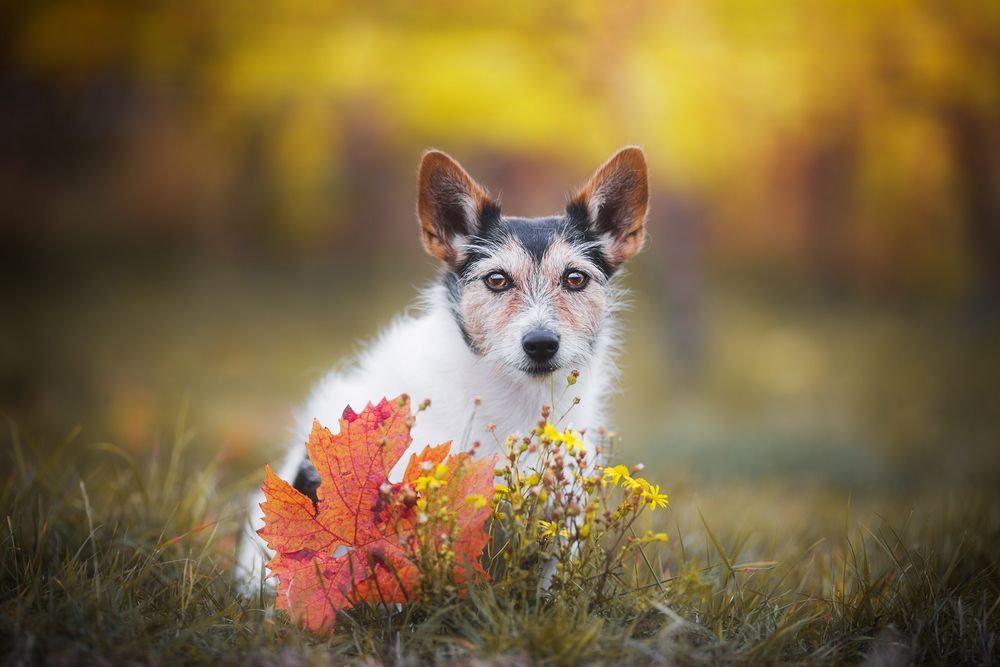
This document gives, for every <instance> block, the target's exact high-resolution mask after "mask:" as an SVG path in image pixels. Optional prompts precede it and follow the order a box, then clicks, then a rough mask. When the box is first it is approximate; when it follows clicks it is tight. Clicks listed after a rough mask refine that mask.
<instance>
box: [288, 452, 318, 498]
mask: <svg viewBox="0 0 1000 667" xmlns="http://www.w3.org/2000/svg"><path fill="white" fill-rule="evenodd" d="M319 484H320V479H319V473H318V472H316V468H315V467H314V466H313V464H312V461H310V460H309V457H306V458H304V459H302V463H301V464H300V465H299V471H298V472H297V473H296V474H295V481H294V482H292V487H293V488H294V489H295V490H296V491H298V492H299V493H301V494H302V495H304V496H308V497H309V499H310V500H311V501H313V509H315V510H316V511H319V497H318V496H317V495H316V489H318V488H319Z"/></svg>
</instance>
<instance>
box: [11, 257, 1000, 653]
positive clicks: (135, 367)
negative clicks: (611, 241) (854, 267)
mask: <svg viewBox="0 0 1000 667" xmlns="http://www.w3.org/2000/svg"><path fill="white" fill-rule="evenodd" d="M640 261H641V262H646V263H640V264H638V265H637V267H636V269H635V273H634V274H633V275H632V276H631V277H630V278H629V281H630V283H631V284H632V286H633V289H634V290H635V292H636V293H637V294H638V295H641V294H642V293H643V289H644V288H645V287H648V285H646V283H645V281H646V278H645V277H644V276H646V275H647V273H648V270H649V268H650V266H652V260H640ZM254 275H258V274H254ZM319 275H320V277H321V278H322V279H317V275H316V274H308V276H309V278H310V279H309V280H306V279H304V278H303V274H301V273H298V272H292V273H286V274H280V275H277V276H276V275H274V274H270V275H267V276H266V277H263V278H261V277H258V278H256V279H255V278H253V277H250V276H247V275H242V274H236V275H233V274H230V273H219V272H216V271H215V270H206V271H203V272H200V273H191V272H183V273H177V274H175V275H174V277H172V278H169V279H165V280H162V279H161V282H158V283H157V284H155V285H150V284H145V285H144V284H141V283H137V282H135V281H131V282H130V281H125V280H115V281H107V282H106V283H104V284H105V287H104V288H102V289H100V290H97V291H96V292H95V288H94V285H93V284H88V285H80V286H78V287H77V288H76V289H79V290H81V291H86V293H87V294H88V295H90V296H89V297H88V299H86V300H82V299H76V298H74V294H73V290H72V289H69V290H67V289H66V287H65V283H60V284H59V286H58V287H59V289H58V290H57V289H54V288H53V289H51V291H46V287H45V286H44V285H42V286H38V287H36V291H35V292H34V298H35V299H37V300H38V302H39V303H44V305H45V307H44V308H34V309H33V308H30V307H26V306H24V304H25V303H27V301H23V302H21V310H20V311H19V314H20V315H21V317H19V318H18V320H17V321H18V322H19V324H20V326H22V327H24V329H23V331H28V330H30V331H32V332H34V334H35V337H34V340H33V341H30V340H29V339H28V338H29V337H28V336H26V335H25V336H24V337H23V338H20V339H19V342H21V343H22V344H23V345H25V346H28V345H31V344H33V345H36V346H40V347H46V349H50V350H52V353H51V355H49V356H37V357H30V356H26V357H23V358H22V359H20V360H19V363H20V364H21V367H22V368H23V369H24V371H23V376H24V377H30V378H32V381H33V382H37V383H38V387H30V388H31V389H32V390H33V391H28V392H26V394H25V395H29V396H30V395H33V394H34V393H36V392H40V391H42V389H41V387H42V386H43V385H45V378H47V377H51V374H52V373H56V372H59V373H65V375H64V377H67V378H69V377H72V378H75V380H76V382H75V383H70V382H64V383H59V384H57V383H52V384H51V385H49V387H50V389H49V390H50V391H54V392H55V395H54V396H53V397H51V398H50V399H49V401H48V402H44V401H42V402H39V403H38V404H37V405H39V406H41V407H36V408H35V409H33V410H32V409H26V408H25V406H23V405H22V406H13V407H9V408H8V419H7V424H6V429H5V433H4V435H3V436H2V437H3V439H4V443H3V447H2V452H3V453H2V456H3V464H2V466H3V469H4V470H6V471H7V472H6V473H5V476H4V479H3V486H2V491H0V516H2V517H3V523H4V525H3V537H2V548H3V552H4V553H3V559H2V563H3V565H2V570H0V591H2V593H0V605H2V614H0V617H2V620H0V623H2V625H0V644H2V647H3V655H4V661H5V664H11V665H19V664H26V665H27V664H242V665H246V664H252V665H307V664H400V665H406V664H470V665H472V664H476V665H494V664H495V665H527V664H545V665H548V664H551V665H563V664H567V665H568V664H624V663H630V664H716V663H720V662H753V663H778V662H781V663H809V664H856V663H861V662H867V663H868V664H913V663H916V664H990V663H994V662H996V660H997V652H998V650H1000V649H998V646H997V640H998V637H1000V571H998V562H997V558H998V554H1000V510H998V509H997V508H998V504H997V500H998V498H997V494H996V491H995V489H994V488H992V485H991V480H993V479H995V477H994V474H995V470H996V468H995V467H993V466H994V465H995V464H994V461H995V451H994V450H993V449H992V447H991V445H990V439H991V438H992V434H993V433H995V432H996V431H995V430H994V428H993V424H992V421H991V420H992V419H994V418H995V415H993V414H992V413H990V412H989V411H988V409H987V408H988V407H989V401H990V400H992V399H990V397H989V396H988V395H986V396H984V395H983V394H982V393H981V390H982V387H981V386H978V384H977V383H978V382H982V383H983V384H984V385H988V384H989V382H990V377H991V375H992V374H991V370H992V369H991V368H990V363H992V362H991V361H990V360H991V359H992V358H993V357H992V356H991V354H989V353H987V351H988V350H989V349H990V346H991V345H995V342H992V341H993V340H994V338H993V337H992V336H991V335H990V332H988V331H984V330H981V329H980V330H979V333H975V332H973V333H970V330H969V329H968V328H967V327H966V326H965V325H964V324H963V325H962V326H958V325H950V324H949V322H952V321H953V320H950V319H949V318H948V317H946V316H944V315H942V313H941V311H940V310H933V309H925V310H919V309H910V310H905V311H891V310H889V309H886V308H885V307H884V306H882V305H879V304H874V305H873V304H866V303H858V302H854V303H851V304H847V305H843V304H842V305H840V306H837V307H834V308H830V307H824V308H821V309H817V308H816V307H815V305H814V301H813V300H812V299H811V298H807V297H808V295H806V296H803V295H802V294H795V293H790V292H783V293H782V298H780V299H774V298H770V299H769V298H766V295H767V294H772V295H773V294H774V289H773V288H770V291H766V290H765V291H764V292H760V291H756V292H755V291H754V290H753V289H748V288H746V287H740V286H738V285H734V284H732V283H728V284H727V283H725V282H720V283H719V284H718V285H714V286H713V287H712V291H711V299H710V301H709V302H710V304H711V306H710V307H711V314H710V317H711V319H710V321H711V322H712V323H713V331H712V334H711V336H710V339H711V340H712V345H713V350H714V352H713V354H712V357H711V359H712V361H711V363H709V364H708V367H707V368H706V369H705V370H704V372H703V377H704V378H705V379H704V380H703V381H702V382H701V383H696V384H692V383H691V382H690V381H673V380H668V378H669V377H671V376H670V375H669V373H668V372H667V370H665V366H667V367H668V366H669V361H664V360H661V361H657V359H658V357H657V355H655V354H652V353H650V350H652V349H656V345H655V337H656V336H658V335H662V334H661V326H662V320H660V319H659V318H657V317H656V312H657V310H656V307H655V305H654V304H652V303H651V302H650V301H649V299H648V297H646V298H642V299H639V300H638V302H637V303H636V305H635V306H634V307H633V309H632V310H631V311H630V313H629V314H628V315H627V316H626V317H627V320H628V322H627V324H628V326H629V333H628V334H627V336H626V345H625V350H624V354H623V374H624V378H625V381H624V383H623V385H624V387H623V393H622V395H621V396H619V397H618V399H617V409H616V415H617V423H616V424H615V427H616V428H617V430H618V431H619V432H620V434H621V445H620V447H619V449H618V456H619V458H620V459H621V460H622V461H623V462H626V463H633V462H638V461H642V462H643V463H645V465H646V468H645V471H644V473H643V474H644V475H645V476H646V477H648V478H649V479H650V480H651V481H655V482H657V483H660V484H662V485H664V486H665V487H666V490H667V491H668V492H669V494H670V506H669V508H668V509H666V510H659V511H657V512H655V513H652V514H648V515H646V517H645V518H646V519H648V522H647V523H644V524H643V525H641V526H639V529H641V530H645V529H647V528H648V529H651V530H656V531H664V532H666V533H668V534H669V541H668V542H667V543H665V544H663V545H657V546H656V548H655V549H651V550H649V551H648V561H647V562H643V563H640V562H636V563H635V571H636V579H635V580H634V581H635V583H634V584H633V585H632V588H631V589H629V591H628V593H627V594H624V595H619V596H616V597H613V598H611V599H602V600H599V601H598V600H595V599H594V598H593V597H592V596H591V595H590V594H588V593H586V592H585V591H584V590H583V589H582V588H581V589H580V590H573V589H563V590H560V591H559V592H558V594H555V593H553V594H552V595H548V594H545V593H544V592H541V593H540V592H539V591H538V590H531V591H521V592H520V593H518V592H516V591H513V592H512V591H511V590H509V589H508V590H504V591H500V590H499V589H497V588H493V587H491V586H488V585H487V586H482V587H476V588H474V589H473V590H472V591H470V593H469V595H468V596H467V597H460V598H453V599H450V600H449V601H448V602H447V603H445V604H437V605H434V606H433V607H429V606H422V605H420V604H415V605H409V606H406V607H404V608H403V609H401V610H400V611H399V612H398V613H386V612H385V611H384V610H383V609H379V608H377V607H373V606H362V607H360V608H357V609H355V610H354V611H352V612H349V613H347V614H345V615H344V616H343V617H342V619H341V621H340V623H339V624H338V628H337V631H336V632H335V633H334V634H333V635H331V636H314V635H310V634H308V633H306V632H304V631H303V630H301V629H299V628H297V627H296V626H295V624H293V623H290V622H289V620H288V618H287V616H286V615H285V614H284V613H283V612H276V611H275V609H274V604H273V599H272V598H271V597H270V596H269V595H268V594H267V593H264V592H261V594H260V595H257V596H255V597H254V598H253V599H249V600H248V599H244V598H241V597H240V596H239V595H237V591H236V589H235V587H234V585H233V582H232V579H231V574H232V566H233V557H234V554H235V548H236V534H237V532H238V530H239V527H240V524H241V521H242V520H243V512H244V511H245V510H244V507H243V502H244V500H243V499H244V497H245V494H246V493H247V492H248V490H249V489H250V488H252V487H253V486H254V485H256V484H260V482H261V480H262V477H263V471H262V467H263V463H264V461H266V460H268V458H269V457H273V456H275V455H276V454H277V445H278V444H279V443H280V442H281V437H282V434H281V430H282V428H285V427H286V425H287V419H288V417H287V416H283V415H287V414H288V411H289V410H290V409H291V407H292V406H293V404H294V402H295V400H296V397H297V396H300V395H301V394H302V393H303V392H305V391H306V390H307V389H308V386H309V384H310V382H311V381H312V380H313V379H314V378H315V375H316V374H317V373H320V372H322V370H323V367H324V365H325V363H326V362H327V361H332V360H333V359H334V358H335V357H336V355H337V354H338V353H343V352H345V351H347V350H350V349H351V341H352V340H354V339H356V338H358V337H359V336H363V335H364V334H365V332H366V331H367V332H369V333H370V332H371V331H373V330H374V329H375V328H376V325H377V323H378V322H380V321H383V322H384V320H385V317H386V313H387V312H392V310H393V309H397V308H399V307H400V303H398V301H401V300H403V299H405V297H406V296H407V295H406V290H401V289H399V286H398V285H392V284H391V283H389V284H383V283H378V284H379V285H383V287H381V288H380V289H379V290H378V295H377V296H376V297H374V298H373V295H372V294H367V295H366V297H367V298H366V299H357V300H356V301H354V302H352V301H351V299H352V298H356V297H352V296H351V292H352V290H351V289H350V286H349V283H348V282H346V281H342V280H341V281H338V280H337V278H338V277H340V276H338V275H336V274H334V275H329V274H323V273H321V274H319ZM255 280H256V282H255ZM108 285H110V287H108ZM338 285H339V286H338ZM95 294H96V295H97V296H94V295H95ZM647 294H648V292H647ZM761 294H764V295H765V296H761ZM324 298H330V299H332V301H333V302H335V303H338V304H341V305H340V306H339V307H338V308H337V309H335V310H332V309H331V310H327V309H322V308H320V309H317V308H316V306H315V304H316V303H320V302H321V301H322V300H323V299H324ZM637 298H639V297H637ZM394 300H396V301H397V302H394ZM264 302H266V303H269V304H272V306H271V311H270V312H269V314H268V321H269V326H267V327H263V326H262V325H261V320H260V317H261V313H260V311H259V310H258V309H257V307H258V306H259V304H261V303H264ZM218 303H225V304H227V305H226V308H218V307H217V304H218ZM275 311H276V312H277V315H278V316H276V312H275ZM344 312H350V313H352V314H353V316H354V317H353V319H351V320H350V321H345V320H344V319H342V317H341V314H342V313H344ZM946 314H947V313H946ZM58 320H62V321H63V322H64V323H66V326H63V327H56V326H51V323H52V322H54V321H58ZM775 331H777V333H775ZM138 332H145V335H138V337H137V334H138ZM748 341H754V343H753V345H752V346H751V347H749V348H748V347H747V345H748ZM963 341H964V343H965V344H964V345H963V344H962V342H963ZM83 350H86V353H84V352H83ZM768 355H771V356H768ZM912 355H916V356H912ZM775 356H776V357H777V358H779V359H786V360H796V363H795V364H792V368H791V370H789V371H788V373H787V374H786V375H785V376H783V377H778V378H777V379H775V376H776V375H779V376H780V374H778V373H776V372H775V371H774V368H775V366H774V365H773V362H772V361H770V360H771V359H772V358H773V357H775ZM914 358H919V359H920V364H919V365H918V366H919V368H917V369H915V368H914V365H913V361H912V360H913V359H914ZM208 359H211V361H207V360H208ZM40 360H41V361H40ZM42 361H43V362H44V363H45V364H52V367H51V368H46V367H34V366H32V364H36V363H41V362H42ZM973 362H975V363H976V364H978V366H977V369H976V371H974V372H970V371H969V368H970V367H971V365H974V364H973ZM14 367H17V366H16V364H15V365H14ZM109 368H110V369H111V370H112V371H113V372H109ZM304 368H305V369H310V370H307V371H302V370H300V369H304ZM53 369H55V370H53ZM755 369H757V370H755ZM109 378H111V379H109ZM977 378H978V379H977ZM102 382H104V383H108V382H118V383H119V384H118V385H114V386H112V387H111V388H107V386H106V385H102V384H101V383H102ZM53 387H54V388H53ZM102 392H107V393H106V394H103V393H102ZM963 392H964V393H963ZM959 399H961V402H958V401H959ZM865 408H867V409H865ZM432 409H433V408H432ZM845 415H846V416H845ZM74 422H75V423H74ZM945 442H946V443H948V447H949V449H948V450H947V451H945V450H944V448H943V446H942V443H945ZM991 456H992V457H994V458H991ZM515 601H516V603H515Z"/></svg>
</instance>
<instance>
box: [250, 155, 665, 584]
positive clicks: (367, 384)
mask: <svg viewBox="0 0 1000 667" xmlns="http://www.w3.org/2000/svg"><path fill="white" fill-rule="evenodd" d="M418 188H419V195H418V206H417V213H418V217H419V219H420V223H421V231H422V235H423V242H424V247H425V249H426V250H427V251H428V253H429V254H431V255H433V256H434V257H437V258H438V259H440V260H441V262H442V271H441V275H440V278H439V280H438V281H437V282H436V283H435V284H434V285H433V286H432V287H430V288H429V289H428V290H426V291H425V293H424V294H423V296H422V299H421V306H420V309H419V313H418V314H416V315H413V316H403V317H400V318H398V319H396V320H395V321H394V322H393V323H392V325H391V326H389V328H388V329H386V330H385V331H383V332H382V334H381V335H380V336H379V337H378V338H377V339H376V340H375V341H374V342H373V343H371V344H370V345H369V346H368V347H367V348H366V349H365V351H364V352H362V353H361V354H360V355H359V356H358V357H357V358H356V359H355V360H354V362H353V363H352V364H350V365H349V366H348V367H346V368H338V369H334V370H333V371H331V372H330V373H329V374H328V375H327V376H326V377H324V378H323V379H322V380H321V381H320V383H319V384H318V385H317V386H316V388H315V389H314V390H313V392H312V395H311V396H310V398H309V400H308V401H307V402H306V405H305V407H304V409H302V410H301V411H300V413H299V415H298V419H297V420H296V429H295V432H294V434H293V438H292V442H293V443H295V444H294V446H293V448H292V450H291V452H290V453H289V455H288V456H287V458H286V459H285V463H284V464H283V465H282V466H281V468H280V470H279V472H278V474H279V476H280V477H282V478H284V479H288V480H294V486H295V487H296V488H297V489H298V490H299V491H301V492H302V493H304V494H306V495H309V496H311V497H312V498H313V500H314V501H315V490H316V487H317V486H318V484H319V480H318V478H317V476H316V471H315V469H314V468H313V467H312V465H311V464H310V462H309V459H308V457H307V456H306V450H305V445H304V444H303V443H305V441H306V440H307V438H308V435H309V430H310V427H311V424H312V421H313V419H318V420H319V421H320V422H321V423H323V424H325V425H327V426H331V427H336V424H337V420H338V419H339V418H340V416H341V414H342V412H343V410H344V407H345V406H346V405H350V406H352V407H353V408H355V409H356V410H359V411H360V409H361V408H362V407H364V405H365V404H366V403H367V402H369V401H377V400H379V399H381V398H382V397H383V396H385V397H393V396H396V395H398V394H401V393H404V392H405V393H407V394H409V395H410V396H411V397H412V398H413V400H414V401H415V402H418V401H421V400H423V399H425V398H429V399H431V401H432V405H431V408H430V409H429V410H428V411H426V412H425V413H422V414H421V415H420V417H419V419H417V423H416V426H415V427H414V429H413V432H412V435H413V445H412V447H411V448H412V449H413V450H414V451H415V450H416V449H418V448H422V447H423V446H424V445H426V444H437V443H441V442H446V441H449V440H453V441H455V445H454V448H455V449H456V450H458V449H461V448H464V447H468V446H469V445H470V443H471V442H473V441H476V440H479V441H481V442H482V444H483V447H484V449H486V450H487V451H486V452H485V453H486V454H487V455H488V454H491V453H494V452H492V451H490V450H491V448H493V449H495V448H496V440H495V439H494V437H493V436H492V435H491V434H489V433H488V432H487V430H486V429H487V424H494V425H495V426H496V433H497V434H500V437H501V438H502V437H503V436H506V435H507V434H510V433H521V434H524V433H527V432H528V431H529V430H530V429H532V428H534V426H535V424H536V423H537V421H538V419H539V414H538V410H539V408H540V407H541V406H542V405H543V404H547V403H549V402H551V398H550V397H551V387H552V377H551V376H552V374H556V382H557V384H558V385H559V387H560V391H561V387H562V385H563V377H564V376H565V375H566V374H568V373H569V372H570V371H571V370H572V369H578V370H579V371H580V378H579V380H578V382H577V383H576V384H575V385H573V386H572V387H570V388H569V390H568V392H567V395H566V397H565V398H564V401H565V402H564V403H563V405H564V406H568V405H569V403H570V401H572V400H573V399H575V398H579V405H578V406H576V407H575V408H574V410H573V412H572V413H571V418H569V424H568V425H569V426H572V427H574V428H575V429H578V430H591V432H593V430H594V429H596V428H597V427H598V426H601V425H603V424H604V423H605V416H606V415H605V404H606V401H607V398H608V396H609V395H610V394H611V393H612V392H613V389H614V383H615V380H616V367H615V363H614V359H613V356H614V346H615V341H616V320H615V311H616V309H617V308H618V307H619V305H620V304H621V302H622V299H621V295H620V294H619V292H618V290H616V288H615V286H614V278H615V276H616V275H617V273H618V269H619V267H620V265H621V263H622V262H624V261H625V260H626V259H628V258H629V257H631V256H632V255H634V254H635V253H636V252H638V251H639V249H640V247H641V245H642V242H643V240H644V238H645V219H646V210H647V197H648V194H647V186H646V163H645V158H644V156H643V154H642V151H641V150H639V149H638V148H626V149H623V150H621V151H619V152H618V153H617V154H616V155H615V156H613V157H612V158H611V159H610V160H609V161H608V162H607V163H605V165H603V166H602V167H601V168H600V169H598V171H597V172H596V173H595V174H594V176H593V177H592V178H591V180H590V181H589V182H588V183H587V184H586V185H585V186H584V187H583V188H582V189H581V190H580V191H578V192H577V193H576V194H575V195H574V196H573V197H572V199H571V200H570V203H569V204H568V205H567V208H566V212H565V213H564V214H562V215H557V216H550V217H544V218H509V217H504V216H502V215H501V214H500V207H499V205H498V203H497V202H496V201H495V200H493V199H492V198H491V197H490V196H489V194H488V193H487V191H486V190H485V189H484V188H483V187H482V186H480V185H479V184H477V183H476V182H475V181H474V180H473V179H472V178H471V177H470V176H469V175H468V174H467V173H466V172H465V170H463V169H462V168H461V167H460V166H459V165H458V163H456V162H455V161H454V160H452V159H451V158H450V157H448V156H447V155H445V154H444V153H441V152H438V151H430V152H428V153H426V154H425V155H424V157H423V160H422V162H421V166H420V174H419V177H418ZM530 332H543V333H544V335H545V336H547V337H548V340H550V341H557V346H558V349H557V350H555V351H554V353H552V355H551V356H550V357H547V358H541V357H540V356H539V355H537V354H536V355H534V356H531V355H529V354H528V347H527V344H526V342H525V341H526V340H527V339H526V336H527V335H528V334H529V333H530ZM542 356H544V355H542ZM476 399H478V403H479V405H478V407H477V406H476V402H477V400H476ZM463 435H464V436H465V437H463ZM409 454H410V452H407V453H406V455H405V456H404V457H403V458H402V459H401V460H400V462H399V464H397V466H396V467H395V468H394V469H393V470H392V471H391V473H390V479H391V480H392V481H398V480H399V479H400V478H401V477H402V473H403V470H404V467H405V464H406V461H407V460H408V459H409ZM262 501H263V497H262V496H261V494H260V493H259V492H258V493H257V494H256V495H255V496H254V497H253V498H252V499H251V502H250V525H249V526H248V531H247V534H246V538H245V539H244V540H243V544H242V545H241V550H240V556H239V566H240V575H241V576H242V577H244V581H245V582H246V583H247V584H248V588H249V589H251V590H252V589H253V588H254V587H255V586H256V585H257V582H258V581H259V579H260V572H261V566H262V565H263V563H264V561H265V558H266V556H267V555H268V552H267V549H266V547H265V546H264V545H263V544H262V542H261V540H260V538H259V537H258V536H257V535H256V530H257V529H259V528H260V527H261V526H262V520H261V511H260V503H261V502H262Z"/></svg>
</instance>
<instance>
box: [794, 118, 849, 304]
mask: <svg viewBox="0 0 1000 667" xmlns="http://www.w3.org/2000/svg"><path fill="white" fill-rule="evenodd" d="M820 124H821V125H822V127H819V128H817V131H816V133H815V136H816V143H814V144H812V145H811V146H805V147H804V151H805V158H804V167H803V169H804V178H803V197H804V198H805V207H804V210H805V219H804V221H803V224H804V225H805V253H806V259H807V263H808V266H809V267H810V270H811V271H812V272H813V275H814V277H815V278H816V279H817V280H818V282H819V284H820V287H822V288H823V289H824V290H825V291H826V292H827V293H829V294H831V295H834V294H840V293H842V292H843V290H844V287H845V284H844V281H845V279H846V278H847V277H848V276H850V274H851V269H852V266H851V264H852V262H851V257H850V238H849V236H848V229H847V228H848V224H849V220H850V216H851V209H852V205H853V197H852V193H853V190H854V183H853V182H852V180H853V175H854V173H855V172H856V170H857V168H858V136H857V130H856V129H855V128H856V124H855V123H854V122H852V121H851V119H849V118H836V119H832V120H831V119H827V120H825V121H822V122H821V123H820Z"/></svg>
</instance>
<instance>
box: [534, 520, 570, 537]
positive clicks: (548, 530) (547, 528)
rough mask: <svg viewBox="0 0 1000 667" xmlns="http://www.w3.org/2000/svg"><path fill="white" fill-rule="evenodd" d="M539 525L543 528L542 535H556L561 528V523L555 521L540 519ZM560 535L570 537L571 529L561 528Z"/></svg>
mask: <svg viewBox="0 0 1000 667" xmlns="http://www.w3.org/2000/svg"><path fill="white" fill-rule="evenodd" d="M538 527H539V528H541V529H542V533H541V535H542V537H555V536H556V531H557V529H558V528H559V524H558V523H556V522H555V521H542V520H541V519H539V520H538ZM558 532H559V535H560V537H569V531H568V530H566V529H565V528H563V529H562V530H559V531H558Z"/></svg>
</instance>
